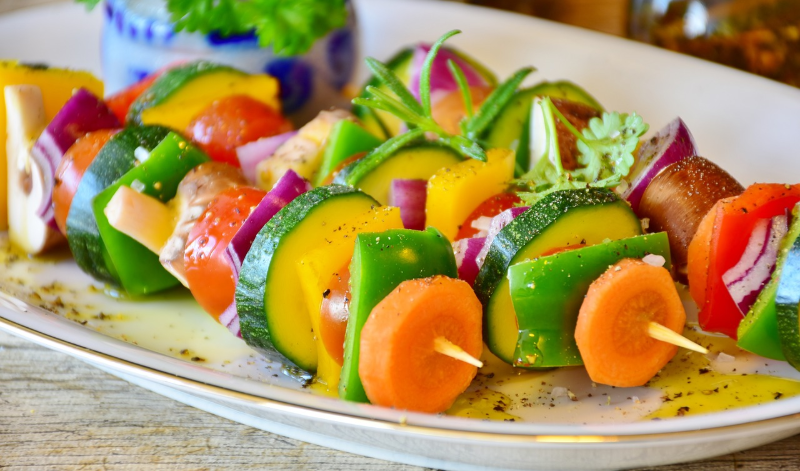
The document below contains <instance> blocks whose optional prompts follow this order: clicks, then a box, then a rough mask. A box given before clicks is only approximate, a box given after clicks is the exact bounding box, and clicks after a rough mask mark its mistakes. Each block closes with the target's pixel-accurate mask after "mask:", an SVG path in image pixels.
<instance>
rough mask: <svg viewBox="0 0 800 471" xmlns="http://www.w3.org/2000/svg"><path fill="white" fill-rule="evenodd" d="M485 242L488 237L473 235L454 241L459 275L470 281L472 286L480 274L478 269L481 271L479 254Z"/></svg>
mask: <svg viewBox="0 0 800 471" xmlns="http://www.w3.org/2000/svg"><path fill="white" fill-rule="evenodd" d="M485 242H486V238H484V237H473V238H471V239H461V240H457V241H455V242H453V252H454V253H455V256H456V266H457V267H458V277H459V278H460V279H462V280H464V281H466V282H467V283H469V285H470V286H472V285H473V284H474V283H475V278H476V277H477V276H478V271H480V267H479V266H478V254H479V253H480V251H481V249H482V248H483V245H484V243H485Z"/></svg>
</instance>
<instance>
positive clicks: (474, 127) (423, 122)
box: [353, 30, 534, 162]
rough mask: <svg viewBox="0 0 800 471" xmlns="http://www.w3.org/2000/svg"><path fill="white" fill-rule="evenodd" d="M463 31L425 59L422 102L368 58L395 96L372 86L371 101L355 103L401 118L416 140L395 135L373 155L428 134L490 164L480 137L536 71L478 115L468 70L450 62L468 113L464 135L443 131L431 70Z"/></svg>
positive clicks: (506, 86) (519, 77) (501, 91)
mask: <svg viewBox="0 0 800 471" xmlns="http://www.w3.org/2000/svg"><path fill="white" fill-rule="evenodd" d="M460 32H461V31H459V30H452V31H449V32H447V33H445V34H444V35H443V36H442V37H440V38H439V39H438V40H437V41H436V42H435V43H434V44H433V46H431V49H430V51H428V55H427V56H426V57H425V61H424V63H423V66H422V70H421V71H420V85H419V92H420V93H419V94H420V101H417V100H416V98H414V96H413V95H412V94H411V92H410V91H409V90H408V88H406V86H405V85H404V84H403V82H402V81H401V80H400V79H399V78H398V77H397V75H395V74H394V72H392V71H391V70H390V69H389V68H388V67H387V66H386V65H385V64H384V63H382V62H380V61H378V60H376V59H373V58H371V57H368V58H367V59H366V63H367V67H368V68H369V69H370V71H372V73H373V74H374V75H375V77H376V78H377V79H378V80H379V81H380V82H381V83H382V84H383V85H385V86H386V88H388V89H389V90H390V91H391V93H387V92H385V91H383V90H381V89H380V88H378V87H374V86H371V85H370V86H368V87H367V89H366V90H367V93H369V94H370V95H371V96H370V97H367V98H362V97H359V98H355V99H354V100H353V103H354V104H356V105H362V106H368V107H370V108H375V109H378V110H383V111H386V112H388V113H391V114H393V115H394V116H397V117H398V118H400V119H401V120H403V121H404V122H405V123H406V125H407V126H408V128H409V129H410V130H411V131H410V132H412V133H413V134H412V136H413V137H414V138H413V139H410V138H409V137H408V136H407V135H406V134H408V133H406V134H401V135H399V136H395V137H393V138H391V139H389V140H388V141H386V142H385V143H384V144H382V145H381V146H380V147H379V148H378V149H376V150H375V151H373V152H379V151H383V150H384V148H386V149H389V148H393V149H394V148H396V147H397V143H398V142H403V143H404V144H406V145H409V144H413V143H416V142H417V141H419V140H421V139H423V138H424V137H425V136H426V135H427V136H428V137H429V138H431V137H432V138H435V139H436V140H438V141H439V142H441V143H442V144H444V145H446V146H448V147H450V148H452V149H453V150H455V151H456V152H458V153H459V154H460V155H462V156H464V157H466V158H472V159H477V160H480V161H483V162H485V161H486V151H485V147H484V146H483V145H482V144H481V142H480V139H479V137H480V136H481V135H482V134H483V132H484V131H485V130H486V129H487V128H488V126H489V125H490V124H491V123H492V121H494V119H495V118H496V117H497V114H498V113H500V111H501V110H502V109H503V107H505V106H506V105H507V104H508V102H509V101H511V98H512V97H513V96H514V93H515V92H516V90H517V88H518V87H519V85H520V84H521V83H522V81H523V80H525V77H527V76H528V74H530V73H531V72H533V70H534V69H533V68H531V67H526V68H524V69H521V70H519V71H518V72H516V73H515V74H514V75H513V76H512V77H511V78H509V79H508V80H506V81H505V82H503V83H502V84H501V85H500V86H498V87H497V88H496V89H495V90H494V91H493V92H492V93H491V94H490V95H489V96H488V97H487V98H486V100H485V101H484V102H483V104H482V105H481V107H480V109H479V110H478V111H477V112H476V113H473V111H472V108H473V107H472V94H471V92H470V90H469V85H468V84H467V79H466V76H465V74H464V71H463V70H462V69H461V67H460V66H459V65H458V64H457V63H456V62H454V61H452V60H448V62H447V66H448V68H449V70H450V73H451V74H453V77H454V79H455V81H456V83H457V84H458V88H459V91H460V93H461V95H462V99H463V100H464V104H465V108H466V110H467V116H466V117H465V118H464V119H463V120H462V121H461V123H460V127H461V134H450V133H448V132H447V131H445V130H444V129H442V127H441V126H440V125H439V124H438V123H437V122H436V121H435V120H434V119H433V116H432V110H431V69H432V67H433V62H434V60H436V56H437V55H438V53H439V50H440V49H441V48H442V45H443V44H444V42H445V41H447V40H448V39H449V38H451V37H453V36H455V35H456V34H459V33H460Z"/></svg>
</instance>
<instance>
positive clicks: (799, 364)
mask: <svg viewBox="0 0 800 471" xmlns="http://www.w3.org/2000/svg"><path fill="white" fill-rule="evenodd" d="M780 254H781V255H782V256H783V257H782V258H783V261H782V262H783V263H782V269H781V273H780V281H779V282H778V287H777V290H776V294H775V313H776V317H777V324H778V335H779V337H780V345H781V350H782V351H783V355H784V356H785V357H786V360H787V361H788V362H789V364H790V365H792V366H793V367H794V368H795V369H796V370H800V313H798V305H800V238H795V239H794V240H793V242H792V244H791V246H790V247H789V248H788V250H782V251H781V252H780Z"/></svg>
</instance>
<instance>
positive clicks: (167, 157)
mask: <svg viewBox="0 0 800 471" xmlns="http://www.w3.org/2000/svg"><path fill="white" fill-rule="evenodd" d="M209 160H210V159H209V158H208V156H206V155H205V154H204V153H203V152H202V151H200V150H198V149H197V148H196V147H194V146H193V145H191V144H190V143H189V142H187V141H186V140H185V139H183V138H182V137H181V136H179V135H178V134H176V133H174V132H171V133H169V134H167V136H166V137H165V138H164V140H162V141H161V143H160V144H158V146H156V147H155V148H154V149H153V150H152V151H151V152H150V156H149V157H148V158H147V160H145V161H144V162H142V163H140V164H139V165H137V166H136V167H134V168H132V169H131V170H129V171H128V172H127V173H126V174H125V175H123V176H122V177H121V178H120V179H119V180H117V181H116V182H114V183H113V184H112V185H111V186H109V187H108V188H106V189H105V190H103V191H102V192H100V194H98V195H97V196H96V197H95V199H94V200H93V201H92V211H93V212H94V216H95V219H96V220H97V228H98V229H99V231H100V237H101V238H102V240H103V244H104V245H105V247H106V253H107V254H108V256H109V258H110V261H111V264H112V265H113V266H114V268H115V271H116V273H117V275H118V277H119V282H120V284H121V285H122V288H123V289H124V290H125V291H126V292H127V293H128V294H131V295H134V296H138V295H144V294H149V293H155V292H157V291H161V290H164V289H167V288H171V287H173V286H176V285H177V284H178V280H176V279H175V277H173V276H172V275H171V274H170V273H169V272H168V271H167V270H165V269H164V267H163V266H162V265H161V263H160V262H159V261H158V255H157V254H154V253H153V252H151V251H150V250H148V249H147V248H146V247H145V246H143V245H141V244H140V243H138V242H136V241H135V240H133V239H132V238H130V237H129V236H127V235H125V234H123V233H122V232H119V231H118V230H116V229H114V228H113V227H111V224H109V222H108V218H106V215H105V212H104V210H105V208H106V206H108V202H109V201H111V198H112V197H113V196H114V194H115V193H116V192H117V190H118V189H119V187H121V186H123V185H124V186H128V187H131V188H134V189H137V190H139V187H141V192H142V193H144V194H146V195H149V196H152V197H155V198H158V199H159V200H161V201H162V202H167V201H169V200H171V199H172V198H174V197H175V193H176V192H177V190H178V184H179V183H180V182H181V180H183V177H184V176H186V174H187V173H188V172H189V170H191V169H193V168H194V167H196V166H198V165H200V164H202V163H204V162H208V161H209Z"/></svg>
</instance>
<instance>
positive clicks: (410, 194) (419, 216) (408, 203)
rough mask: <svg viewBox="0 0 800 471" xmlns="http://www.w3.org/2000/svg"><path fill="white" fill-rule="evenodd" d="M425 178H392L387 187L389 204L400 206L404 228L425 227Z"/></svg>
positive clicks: (426, 192) (426, 190) (421, 228)
mask: <svg viewBox="0 0 800 471" xmlns="http://www.w3.org/2000/svg"><path fill="white" fill-rule="evenodd" d="M427 198H428V181H427V180H411V179H409V180H405V179H400V178H397V179H394V180H392V184H391V186H390V188H389V206H396V207H398V208H400V219H402V220H403V227H405V228H406V229H416V230H418V231H421V230H423V229H425V201H426V200H427Z"/></svg>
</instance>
